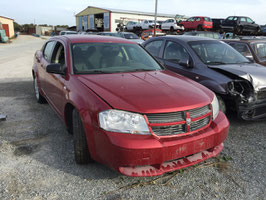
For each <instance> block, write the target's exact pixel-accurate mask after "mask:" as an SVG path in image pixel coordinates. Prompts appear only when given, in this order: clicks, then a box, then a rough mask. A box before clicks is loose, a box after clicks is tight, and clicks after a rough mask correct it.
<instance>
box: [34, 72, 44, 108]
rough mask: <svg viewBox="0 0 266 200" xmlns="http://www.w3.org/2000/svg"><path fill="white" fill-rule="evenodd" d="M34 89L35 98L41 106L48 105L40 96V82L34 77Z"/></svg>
mask: <svg viewBox="0 0 266 200" xmlns="http://www.w3.org/2000/svg"><path fill="white" fill-rule="evenodd" d="M33 88H34V94H35V98H36V100H37V102H38V103H40V104H43V103H46V99H45V98H44V97H43V96H42V95H41V94H40V90H39V86H38V81H37V78H36V77H33Z"/></svg>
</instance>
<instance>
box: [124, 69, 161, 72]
mask: <svg viewBox="0 0 266 200" xmlns="http://www.w3.org/2000/svg"><path fill="white" fill-rule="evenodd" d="M144 71H157V69H133V70H130V71H127V72H144Z"/></svg>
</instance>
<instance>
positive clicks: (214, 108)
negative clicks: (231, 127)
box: [212, 95, 219, 120]
mask: <svg viewBox="0 0 266 200" xmlns="http://www.w3.org/2000/svg"><path fill="white" fill-rule="evenodd" d="M218 114H219V102H218V99H217V97H216V95H214V98H213V100H212V119H213V120H215V118H216V117H217V116H218Z"/></svg>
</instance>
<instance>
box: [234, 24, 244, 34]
mask: <svg viewBox="0 0 266 200" xmlns="http://www.w3.org/2000/svg"><path fill="white" fill-rule="evenodd" d="M235 33H236V34H238V35H242V34H243V27H242V26H238V27H236V31H235Z"/></svg>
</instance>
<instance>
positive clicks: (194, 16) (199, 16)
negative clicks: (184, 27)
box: [194, 16, 210, 18]
mask: <svg viewBox="0 0 266 200" xmlns="http://www.w3.org/2000/svg"><path fill="white" fill-rule="evenodd" d="M194 17H203V18H204V17H207V16H194ZM207 18H210V17H207Z"/></svg>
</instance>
